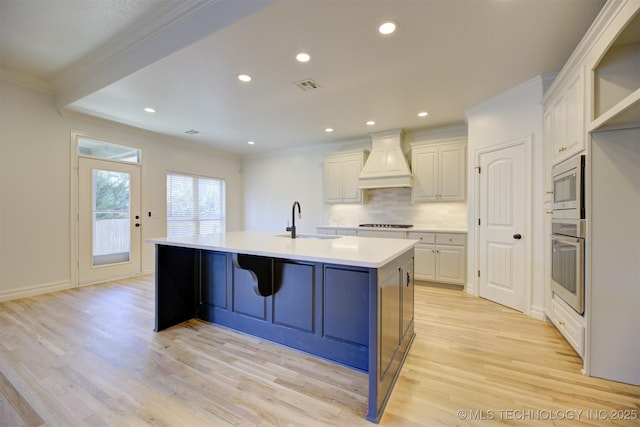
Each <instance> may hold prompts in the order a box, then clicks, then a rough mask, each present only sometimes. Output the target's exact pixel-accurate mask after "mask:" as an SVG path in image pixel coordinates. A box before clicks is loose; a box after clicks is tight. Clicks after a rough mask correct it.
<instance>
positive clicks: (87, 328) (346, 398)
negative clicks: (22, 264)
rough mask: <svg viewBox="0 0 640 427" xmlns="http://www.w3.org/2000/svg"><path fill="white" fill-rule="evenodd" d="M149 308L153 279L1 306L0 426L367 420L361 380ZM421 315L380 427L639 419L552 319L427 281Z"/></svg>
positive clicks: (635, 406)
mask: <svg viewBox="0 0 640 427" xmlns="http://www.w3.org/2000/svg"><path fill="white" fill-rule="evenodd" d="M153 306H154V278H153V276H142V277H138V278H135V279H127V280H121V281H116V282H109V283H104V284H99V285H94V286H90V287H83V288H78V289H74V290H70V291H65V292H58V293H53V294H49V295H43V296H38V297H33V298H25V299H21V300H16V301H9V302H5V303H2V304H0V393H1V394H0V411H1V412H0V426H3V427H4V426H8V427H13V426H20V425H26V426H38V425H49V426H58V425H60V426H85V425H86V426H92V427H93V426H230V425H240V426H272V425H273V426H371V425H372V424H371V423H369V422H367V421H365V419H364V416H365V413H366V402H367V377H366V375H364V374H362V373H359V372H355V371H353V370H351V369H348V368H344V367H341V366H337V365H334V364H332V363H329V362H326V361H323V360H320V359H317V358H314V357H311V356H308V355H305V354H301V353H299V352H297V351H294V350H291V349H288V348H285V347H281V346H278V345H275V344H272V343H269V342H266V341H263V340H260V339H257V338H253V337H250V336H247V335H242V334H238V333H235V332H233V331H229V330H226V329H224V328H220V327H216V326H213V325H209V324H207V323H205V322H202V321H198V320H192V321H189V322H186V323H184V324H182V325H179V326H177V327H173V328H170V329H168V330H165V331H162V332H160V333H155V332H153V325H154V318H153ZM415 322H416V327H415V329H416V334H417V337H416V339H415V341H414V344H413V347H412V349H411V351H410V353H409V356H408V358H407V360H406V363H405V365H404V368H403V370H402V373H401V376H400V378H399V379H398V383H397V384H396V387H395V390H394V392H393V394H392V396H391V399H390V401H389V403H388V406H387V409H386V412H385V415H384V416H383V418H382V421H381V423H380V424H382V425H385V426H453V425H460V426H465V425H473V426H490V425H498V424H511V425H523V426H529V425H541V426H550V425H561V426H565V425H566V426H603V425H628V426H638V425H640V387H634V386H630V385H626V384H621V383H616V382H611V381H605V380H602V379H598V378H589V377H585V376H583V375H582V374H581V373H580V368H581V366H582V362H581V360H580V358H579V357H578V356H577V355H576V354H575V353H574V352H573V350H572V349H571V347H570V346H569V345H568V344H567V343H566V342H565V341H564V340H563V339H562V337H561V336H560V335H559V333H558V332H557V331H556V330H555V329H554V328H553V326H551V325H549V324H546V323H544V322H541V321H538V320H535V319H531V318H528V317H526V316H524V315H522V314H520V313H517V312H514V311H512V310H510V309H508V308H505V307H502V306H500V305H497V304H494V303H491V302H489V301H486V300H483V299H479V298H475V297H470V296H468V295H466V294H465V293H463V292H461V291H458V290H452V289H443V288H434V287H426V286H417V287H416V320H415ZM580 411H582V412H580ZM625 411H626V412H625ZM616 415H618V416H621V417H626V418H627V419H626V420H612V417H614V416H616Z"/></svg>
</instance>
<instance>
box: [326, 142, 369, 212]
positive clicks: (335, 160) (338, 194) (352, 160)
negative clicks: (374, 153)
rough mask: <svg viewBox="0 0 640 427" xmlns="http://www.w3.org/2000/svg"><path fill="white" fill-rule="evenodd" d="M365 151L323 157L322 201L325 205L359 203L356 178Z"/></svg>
mask: <svg viewBox="0 0 640 427" xmlns="http://www.w3.org/2000/svg"><path fill="white" fill-rule="evenodd" d="M368 155H369V152H368V151H367V150H359V151H351V152H341V153H334V154H328V155H326V156H325V157H324V200H325V202H326V203H361V202H362V190H361V189H359V188H358V177H359V176H360V172H361V171H362V167H363V165H364V162H365V161H366V159H367V156H368Z"/></svg>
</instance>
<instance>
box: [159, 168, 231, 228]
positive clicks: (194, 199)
mask: <svg viewBox="0 0 640 427" xmlns="http://www.w3.org/2000/svg"><path fill="white" fill-rule="evenodd" d="M224 203H225V194H224V180H221V179H214V178H205V177H199V176H191V175H182V174H174V173H170V174H167V237H175V236H190V235H193V234H210V233H223V232H224V231H225V218H224V212H225V209H224Z"/></svg>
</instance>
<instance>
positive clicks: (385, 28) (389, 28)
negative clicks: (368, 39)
mask: <svg viewBox="0 0 640 427" xmlns="http://www.w3.org/2000/svg"><path fill="white" fill-rule="evenodd" d="M396 28H398V23H397V22H396V21H385V22H383V23H382V25H380V26H379V27H378V31H380V34H384V35H385V36H386V35H388V34H391V33H393V32H394V31H395V30H396Z"/></svg>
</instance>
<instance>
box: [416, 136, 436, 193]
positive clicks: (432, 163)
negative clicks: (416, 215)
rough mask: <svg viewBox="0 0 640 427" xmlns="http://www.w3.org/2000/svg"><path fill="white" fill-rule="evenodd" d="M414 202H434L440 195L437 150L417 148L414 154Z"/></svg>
mask: <svg viewBox="0 0 640 427" xmlns="http://www.w3.org/2000/svg"><path fill="white" fill-rule="evenodd" d="M412 163H413V164H412V167H413V190H412V197H413V201H414V202H434V201H436V200H437V199H436V196H437V194H438V150H437V148H430V147H420V148H415V149H414V150H413V154H412Z"/></svg>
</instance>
